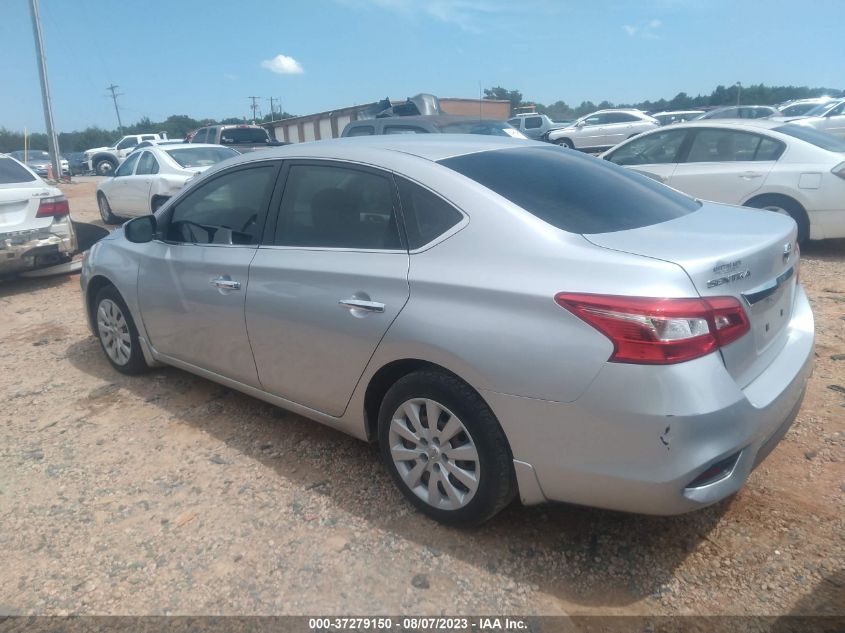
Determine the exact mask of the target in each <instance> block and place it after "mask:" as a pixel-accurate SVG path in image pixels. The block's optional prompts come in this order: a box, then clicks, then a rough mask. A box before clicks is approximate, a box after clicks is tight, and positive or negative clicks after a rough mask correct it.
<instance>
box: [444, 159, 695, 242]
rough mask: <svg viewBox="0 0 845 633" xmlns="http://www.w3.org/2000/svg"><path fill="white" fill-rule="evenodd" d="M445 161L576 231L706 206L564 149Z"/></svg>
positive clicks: (615, 227) (619, 226) (657, 219)
mask: <svg viewBox="0 0 845 633" xmlns="http://www.w3.org/2000/svg"><path fill="white" fill-rule="evenodd" d="M439 162H440V164H441V165H445V166H446V167H449V168H450V169H454V170H455V171H457V172H458V173H460V174H463V175H464V176H467V177H468V178H471V179H472V180H475V181H476V182H478V183H480V184H482V185H484V186H485V187H487V188H488V189H491V190H492V191H495V192H496V193H498V194H499V195H500V196H502V197H504V198H507V199H508V200H510V201H511V202H513V203H514V204H517V205H519V206H520V207H522V208H523V209H525V210H526V211H528V212H529V213H532V214H534V215H536V216H537V217H538V218H540V219H542V220H544V221H546V222H548V223H549V224H551V225H552V226H555V227H557V228H559V229H563V230H564V231H569V232H571V233H609V232H613V231H625V230H627V229H636V228H639V227H642V226H650V225H652V224H659V223H661V222H666V221H668V220H672V219H674V218H678V217H681V216H683V215H687V214H688V213H692V212H693V211H695V210H697V209H698V208H699V207H700V206H701V203H699V202H698V201H697V200H694V199H693V198H690V197H689V196H686V195H684V194H682V193H680V192H679V191H675V190H674V189H670V188H669V187H666V186H664V185H661V184H660V183H658V182H656V181H655V180H653V179H651V178H647V177H646V176H642V175H641V174H638V173H636V172H633V171H630V170H627V169H625V168H623V167H619V166H617V165H614V164H613V163H609V162H607V161H603V160H600V159H598V158H593V157H592V156H587V155H585V154H581V153H580V152H575V151H572V150H566V149H562V148H559V147H553V146H549V147H531V148H527V147H526V148H515V149H503V150H493V151H486V152H479V153H476V154H467V155H464V156H456V157H454V158H447V159H444V160H441V161H439Z"/></svg>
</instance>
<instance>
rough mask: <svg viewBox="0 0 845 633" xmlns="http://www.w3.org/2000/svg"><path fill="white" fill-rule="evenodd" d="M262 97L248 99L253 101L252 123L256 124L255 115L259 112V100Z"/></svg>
mask: <svg viewBox="0 0 845 633" xmlns="http://www.w3.org/2000/svg"><path fill="white" fill-rule="evenodd" d="M260 98H261V97H247V99H252V122H253V123H255V113H256V112H257V111H258V100H259V99H260Z"/></svg>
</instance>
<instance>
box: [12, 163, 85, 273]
mask: <svg viewBox="0 0 845 633" xmlns="http://www.w3.org/2000/svg"><path fill="white" fill-rule="evenodd" d="M76 246H77V244H76V234H75V233H74V229H73V224H72V223H71V220H70V207H69V206H68V202H67V200H66V199H65V197H64V195H62V192H61V191H60V190H59V189H57V188H56V187H51V186H50V185H48V184H47V183H46V182H44V181H43V180H41V178H39V177H38V176H37V175H36V174H35V172H33V171H32V170H31V169H29V168H28V167H27V166H26V165H24V164H22V163H21V162H19V161H17V160H15V159H14V158H12V157H11V156H8V155H5V154H0V276H6V275H11V274H16V273H20V272H24V271H27V270H33V269H35V268H43V267H45V266H52V265H54V264H61V263H63V262H66V261H69V260H70V259H71V257H72V256H73V254H74V253H75V252H76Z"/></svg>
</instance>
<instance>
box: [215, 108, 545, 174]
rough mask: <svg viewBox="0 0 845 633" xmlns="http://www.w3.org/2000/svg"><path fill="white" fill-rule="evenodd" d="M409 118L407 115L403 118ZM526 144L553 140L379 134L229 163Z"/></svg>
mask: <svg viewBox="0 0 845 633" xmlns="http://www.w3.org/2000/svg"><path fill="white" fill-rule="evenodd" d="M402 118H403V119H404V118H407V117H402ZM520 147H522V148H525V147H537V148H549V147H553V146H551V145H549V143H542V142H539V141H528V140H525V139H520V138H511V137H509V136H486V135H482V134H379V135H373V136H352V137H344V138H337V139H331V140H323V141H311V142H308V143H292V144H289V145H284V146H281V147H273V148H268V149H263V150H260V151H257V152H249V153H246V154H244V155H242V156H241V157H239V158H232V159H229V161H226V162H227V164H230V165H231V164H233V163H235V162H247V161H251V160H258V159H265V160H266V159H267V158H325V159H338V160H343V159H349V160H355V161H362V160H363V161H368V160H370V161H372V162H373V163H374V164H379V163H382V162H385V163H386V164H389V163H390V157H391V155H395V154H396V153H400V154H406V155H410V156H415V157H418V158H422V159H425V160H429V161H439V160H443V159H445V158H451V157H454V156H463V155H466V154H475V153H478V152H486V151H492V150H502V149H516V148H520Z"/></svg>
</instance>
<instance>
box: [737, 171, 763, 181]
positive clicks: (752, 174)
mask: <svg viewBox="0 0 845 633" xmlns="http://www.w3.org/2000/svg"><path fill="white" fill-rule="evenodd" d="M739 177H740V178H745V179H746V180H751V179H752V178H762V177H763V174H761V173H759V172H756V171H745V172H743V173H741V174H739Z"/></svg>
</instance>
